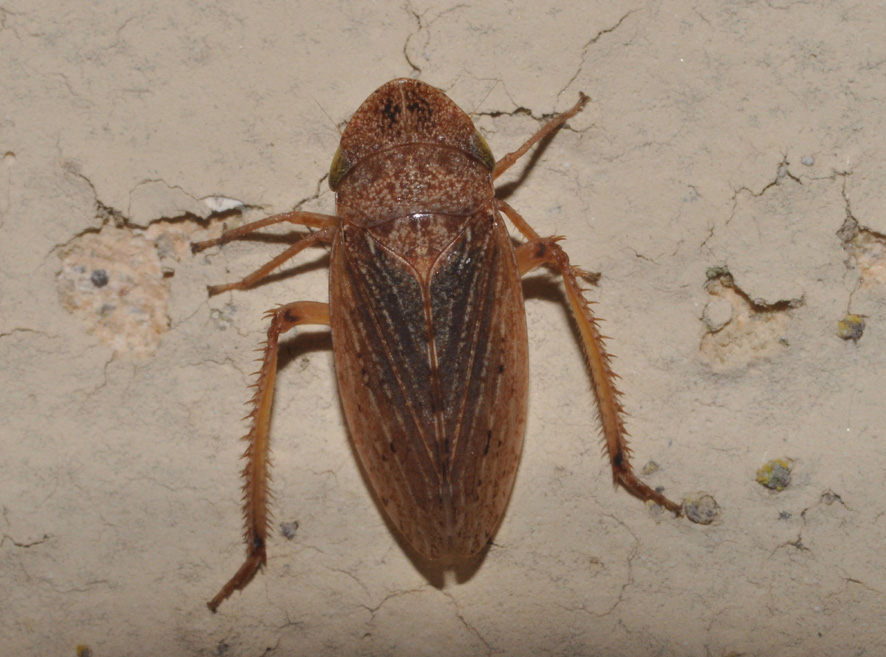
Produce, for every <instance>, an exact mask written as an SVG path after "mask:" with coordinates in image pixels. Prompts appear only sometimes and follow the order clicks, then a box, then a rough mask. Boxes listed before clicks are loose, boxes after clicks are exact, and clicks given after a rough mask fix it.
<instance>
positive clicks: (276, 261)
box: [193, 217, 338, 296]
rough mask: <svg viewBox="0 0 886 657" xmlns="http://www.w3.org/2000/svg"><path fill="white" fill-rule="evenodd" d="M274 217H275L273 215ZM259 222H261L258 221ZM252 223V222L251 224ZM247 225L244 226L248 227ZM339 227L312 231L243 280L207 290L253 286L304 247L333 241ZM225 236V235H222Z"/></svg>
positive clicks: (218, 292) (219, 291)
mask: <svg viewBox="0 0 886 657" xmlns="http://www.w3.org/2000/svg"><path fill="white" fill-rule="evenodd" d="M271 218H273V217H271ZM256 223H259V222H256ZM249 225H252V224H249ZM246 227H247V226H243V228H246ZM337 229H338V226H327V227H326V228H323V229H322V230H318V231H317V232H316V233H311V234H310V235H308V236H307V237H304V238H303V239H301V240H299V241H298V242H296V243H295V244H293V245H292V246H290V247H289V248H288V249H286V250H285V251H284V252H283V253H281V254H280V255H278V256H276V257H274V258H273V259H271V260H270V261H269V262H267V263H266V264H264V265H263V266H262V267H260V268H259V269H257V270H255V271H254V272H252V273H251V274H249V275H248V276H246V277H245V278H243V279H242V280H239V281H237V282H234V283H225V284H224V285H210V286H209V287H208V288H207V290H208V291H209V296H215V295H216V294H221V293H222V292H227V291H228V290H245V289H247V288H249V287H252V286H253V285H255V284H256V283H258V282H259V281H260V280H261V279H263V278H265V277H266V276H268V275H269V274H270V273H271V272H272V271H274V270H275V269H277V267H279V266H280V265H282V264H283V263H284V262H286V261H287V260H289V259H290V258H293V257H295V256H296V255H297V254H298V253H301V252H302V251H303V250H304V249H306V248H308V247H309V246H313V245H314V244H317V243H318V242H331V241H332V237H333V236H334V235H335V231H336V230H337ZM222 237H224V236H222ZM203 244H206V242H200V243H198V244H195V245H193V246H195V247H196V246H201V245H203Z"/></svg>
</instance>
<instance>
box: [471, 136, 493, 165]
mask: <svg viewBox="0 0 886 657" xmlns="http://www.w3.org/2000/svg"><path fill="white" fill-rule="evenodd" d="M471 152H472V154H473V155H474V157H476V158H477V159H478V160H480V161H481V162H482V163H483V166H485V167H486V168H487V169H489V170H490V171H492V170H493V169H494V168H495V156H494V155H493V154H492V150H491V149H490V148H489V144H487V143H486V140H485V139H483V135H481V134H480V133H479V132H478V131H476V130H475V131H474V136H473V137H472V138H471Z"/></svg>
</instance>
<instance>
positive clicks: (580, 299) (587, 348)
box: [499, 201, 683, 516]
mask: <svg viewBox="0 0 886 657" xmlns="http://www.w3.org/2000/svg"><path fill="white" fill-rule="evenodd" d="M499 203H501V202H500V201H499ZM501 207H502V209H503V210H504V211H505V213H506V214H507V215H508V217H510V218H512V219H513V218H514V216H516V217H518V218H519V221H521V222H523V223H524V224H525V223H526V222H525V221H524V220H523V219H522V217H520V216H519V215H518V214H517V213H516V212H515V211H514V210H513V208H511V207H510V206H508V205H507V204H502V205H501ZM515 223H517V221H515ZM518 227H519V226H518ZM529 230H532V229H531V228H530V229H529ZM533 232H534V231H533ZM560 239H562V238H558V237H547V238H535V239H532V240H531V241H529V242H527V243H526V244H523V245H521V246H520V247H519V248H518V249H517V266H518V267H519V269H520V273H521V274H525V273H526V272H528V271H531V270H532V269H535V268H536V267H538V266H539V265H551V266H553V267H554V268H556V269H557V271H558V272H559V273H560V275H561V276H562V277H563V284H564V285H565V287H566V298H567V299H568V301H569V307H570V309H571V310H572V316H573V317H574V318H575V321H576V323H577V324H578V330H579V333H580V334H581V342H582V347H583V348H584V352H585V356H586V357H587V363H588V370H589V371H590V374H591V380H592V382H593V390H594V396H595V397H596V398H597V408H598V409H599V413H600V423H601V425H602V432H603V439H604V441H605V445H606V451H607V452H608V454H609V461H610V463H611V464H612V477H613V479H614V481H615V483H617V484H621V486H622V487H623V488H624V489H625V490H627V491H628V492H629V493H631V494H632V495H634V496H635V497H638V498H640V499H641V500H643V501H647V500H652V501H653V502H655V503H656V504H658V505H659V506H662V507H664V508H665V509H667V510H668V511H672V512H674V513H675V514H677V515H678V516H679V515H682V512H683V510H682V506H681V505H679V504H677V503H676V502H673V501H671V500H669V499H668V498H666V497H665V496H664V495H662V494H661V493H659V492H658V491H657V490H654V489H652V488H650V487H649V486H648V485H647V484H645V483H643V482H642V481H641V480H640V479H639V478H638V477H637V475H636V474H634V470H633V468H632V467H631V461H630V449H629V448H628V441H627V436H628V432H627V430H626V429H625V426H624V418H623V416H624V409H623V408H622V405H621V399H620V397H621V393H620V392H619V391H618V389H617V388H616V387H615V379H616V378H617V375H616V374H615V372H613V371H612V365H611V362H610V360H611V359H610V356H609V354H608V353H607V352H606V346H605V344H604V340H605V338H604V336H603V335H602V334H601V333H600V329H599V327H598V326H597V320H596V318H595V317H594V314H593V313H592V312H591V307H590V303H589V302H588V300H587V299H585V298H584V295H583V294H582V288H581V286H580V285H579V283H578V277H577V276H576V272H577V271H579V270H577V269H576V268H575V267H573V266H572V265H570V264H569V257H568V256H567V255H566V252H565V251H564V250H563V249H562V248H561V247H560V245H559V244H557V241H558V240H560Z"/></svg>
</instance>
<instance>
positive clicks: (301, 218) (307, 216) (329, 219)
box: [191, 210, 338, 253]
mask: <svg viewBox="0 0 886 657" xmlns="http://www.w3.org/2000/svg"><path fill="white" fill-rule="evenodd" d="M282 223H290V224H297V225H299V226H310V227H311V228H327V227H328V226H337V225H338V217H333V216H330V215H328V214H320V213H318V212H302V211H301V210H293V211H292V212H283V213H282V214H275V215H274V216H272V217H265V218H264V219H259V220H258V221H253V222H251V223H248V224H245V225H243V226H240V227H239V228H234V229H232V230H226V231H225V232H223V233H222V234H221V235H219V236H218V237H216V238H215V239H211V240H206V241H204V242H194V243H193V244H191V253H200V251H204V250H206V249H208V248H210V247H213V246H221V245H222V244H227V243H228V242H232V241H234V240H237V239H240V238H241V237H243V236H244V235H248V234H249V233H252V232H254V231H256V230H259V229H261V228H267V227H268V226H273V225H274V224H282Z"/></svg>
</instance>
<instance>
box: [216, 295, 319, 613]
mask: <svg viewBox="0 0 886 657" xmlns="http://www.w3.org/2000/svg"><path fill="white" fill-rule="evenodd" d="M267 315H268V316H270V317H272V319H271V326H270V328H268V340H267V342H266V343H265V348H264V352H265V353H264V357H263V358H262V366H261V369H260V370H259V372H258V381H256V383H255V385H254V387H255V394H254V395H253V397H252V400H251V403H252V412H250V413H249V415H247V416H246V417H247V418H249V419H251V420H252V425H251V427H250V429H249V433H248V434H246V436H244V438H243V440H245V441H246V452H245V453H244V454H243V458H244V459H245V460H246V466H245V467H244V468H243V519H244V522H245V530H244V539H245V541H246V560H245V561H244V562H243V565H242V566H240V569H239V570H238V571H237V573H236V574H235V575H234V576H233V577H232V578H231V579H230V580H229V581H228V583H227V584H225V585H224V586H223V587H222V589H221V590H220V591H219V592H218V593H217V594H216V596H215V597H214V598H213V599H212V600H210V601H209V603H208V606H209V608H210V609H211V610H212V611H213V612H214V611H215V610H216V609H218V606H219V605H220V604H221V603H222V602H223V601H224V600H225V599H226V598H227V597H228V596H230V595H231V594H232V593H233V592H234V591H239V590H241V589H243V587H245V586H246V585H247V584H249V582H251V581H252V578H253V577H255V575H256V573H257V572H258V571H259V570H261V568H262V566H264V565H265V562H266V561H267V554H266V552H265V543H266V542H267V536H268V523H269V514H268V481H269V475H268V468H269V465H270V449H269V439H270V430H271V407H272V405H273V401H274V381H275V379H276V377H277V344H278V341H279V338H280V334H281V333H285V332H286V331H288V330H290V329H292V328H294V327H296V326H300V325H302V324H321V325H325V326H328V325H329V304H326V303H318V302H315V301H299V302H296V303H290V304H287V305H285V306H281V307H280V308H277V309H276V310H271V311H268V313H267Z"/></svg>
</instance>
